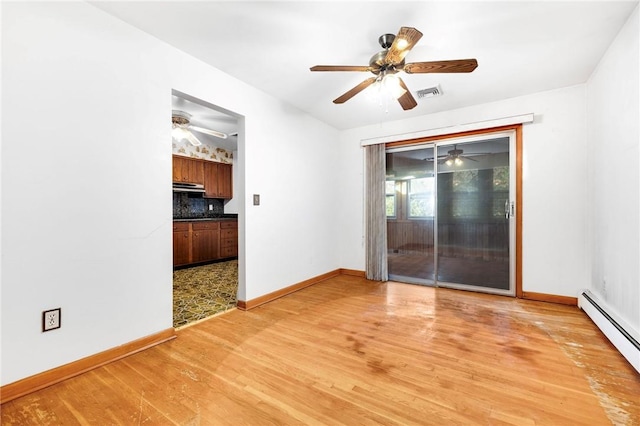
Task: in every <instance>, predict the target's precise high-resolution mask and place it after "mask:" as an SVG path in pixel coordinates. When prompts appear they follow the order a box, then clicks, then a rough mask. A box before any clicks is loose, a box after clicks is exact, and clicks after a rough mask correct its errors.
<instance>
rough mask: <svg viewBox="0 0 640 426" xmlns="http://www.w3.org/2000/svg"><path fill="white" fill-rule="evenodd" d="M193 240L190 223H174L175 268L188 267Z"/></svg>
mask: <svg viewBox="0 0 640 426" xmlns="http://www.w3.org/2000/svg"><path fill="white" fill-rule="evenodd" d="M190 252H191V238H190V236H189V223H187V222H174V223H173V266H182V265H187V264H188V263H189V262H190Z"/></svg>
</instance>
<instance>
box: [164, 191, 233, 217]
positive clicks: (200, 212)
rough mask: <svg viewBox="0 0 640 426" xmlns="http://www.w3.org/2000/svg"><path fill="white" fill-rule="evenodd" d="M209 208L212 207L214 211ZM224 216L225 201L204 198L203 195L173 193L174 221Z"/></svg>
mask: <svg viewBox="0 0 640 426" xmlns="http://www.w3.org/2000/svg"><path fill="white" fill-rule="evenodd" d="M209 206H211V208H212V210H209ZM223 214H224V202H223V200H219V199H217V198H202V195H195V194H190V193H188V192H174V193H173V217H174V219H193V218H200V217H211V218H217V217H221V216H222V215H223Z"/></svg>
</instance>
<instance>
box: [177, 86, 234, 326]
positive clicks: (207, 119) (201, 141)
mask: <svg viewBox="0 0 640 426" xmlns="http://www.w3.org/2000/svg"><path fill="white" fill-rule="evenodd" d="M171 108H172V165H173V166H172V167H173V177H172V180H173V191H172V194H173V270H174V271H173V326H174V328H181V327H185V326H188V325H192V324H194V323H197V322H199V321H201V320H204V319H207V318H211V317H212V316H216V315H219V314H221V313H224V312H227V311H229V310H231V309H234V308H235V306H236V304H237V297H238V292H239V291H240V289H241V286H243V283H242V282H241V279H240V275H242V274H241V273H240V268H241V265H242V262H240V261H239V257H238V255H239V252H240V250H239V246H240V244H241V243H242V239H241V238H240V235H239V230H240V229H241V226H239V225H240V223H242V222H243V220H242V216H243V214H242V209H243V203H242V202H241V200H242V199H243V196H242V194H243V193H244V190H243V184H242V182H244V179H243V178H242V173H241V171H240V170H239V169H241V166H240V164H241V163H240V161H239V152H240V151H241V149H240V146H239V143H238V142H239V139H241V134H242V133H243V125H244V120H243V118H242V117H241V116H238V115H237V114H234V113H232V112H230V111H227V110H225V109H223V108H220V107H217V106H215V105H212V104H210V103H208V102H205V101H203V100H201V99H198V98H195V97H193V96H190V95H187V94H185V93H181V92H179V91H176V90H172V102H171Z"/></svg>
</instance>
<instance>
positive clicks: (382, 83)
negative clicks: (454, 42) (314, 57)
mask: <svg viewBox="0 0 640 426" xmlns="http://www.w3.org/2000/svg"><path fill="white" fill-rule="evenodd" d="M421 37H422V33H421V32H420V31H418V30H416V29H415V28H411V27H402V28H400V31H398V35H393V34H383V35H382V36H380V38H379V39H378V43H380V45H381V46H382V48H383V50H381V51H380V52H378V53H376V54H375V55H373V56H372V57H371V59H370V60H369V65H368V66H366V65H365V66H350V65H316V66H314V67H311V71H369V72H371V73H373V74H375V77H369V78H368V79H366V80H364V81H363V82H362V83H360V84H358V85H357V86H356V87H354V88H353V89H351V90H349V91H347V92H346V93H345V94H343V95H342V96H340V97H338V98H336V99H334V101H333V103H334V104H341V103H344V102H346V101H348V100H349V99H351V98H352V97H354V96H355V95H357V94H358V93H360V92H361V91H363V90H364V89H366V88H367V87H369V86H371V85H376V86H378V87H380V88H384V89H386V90H388V91H389V92H390V93H391V94H392V96H393V97H394V98H396V99H397V100H398V102H399V103H400V106H402V109H404V110H409V109H412V108H414V107H415V106H416V105H418V103H417V102H416V100H415V99H414V97H413V96H412V95H411V93H410V92H409V90H408V89H407V86H406V85H405V84H404V82H403V81H402V79H401V78H400V77H398V76H396V75H395V74H396V73H398V72H400V71H404V72H406V73H408V74H418V73H420V74H424V73H466V72H472V71H473V70H474V69H476V67H477V66H478V61H476V60H475V59H458V60H452V61H432V62H412V63H409V64H405V62H404V57H405V56H406V55H407V53H409V51H410V50H411V49H412V48H413V46H414V45H415V44H416V43H417V42H418V40H420V38H421Z"/></svg>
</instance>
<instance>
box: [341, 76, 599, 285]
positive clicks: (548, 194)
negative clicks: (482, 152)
mask: <svg viewBox="0 0 640 426" xmlns="http://www.w3.org/2000/svg"><path fill="white" fill-rule="evenodd" d="M427 102H428V100H427ZM527 113H534V114H535V116H534V122H533V123H531V124H525V125H524V127H523V145H524V149H523V151H524V152H523V163H524V164H523V169H524V170H523V242H522V244H523V290H524V291H530V292H539V293H547V294H555V295H563V296H571V297H577V295H578V291H579V289H580V288H582V287H584V285H585V282H586V281H587V263H586V262H587V249H586V237H585V233H586V210H587V204H586V203H587V195H586V189H587V188H586V177H587V174H586V166H585V164H586V153H585V149H586V129H585V128H586V123H585V86H584V85H578V86H573V87H568V88H564V89H559V90H553V91H549V92H543V93H537V94H534V95H529V96H523V97H518V98H513V99H507V100H504V101H499V102H494V103H489V104H484V105H477V106H473V107H469V108H464V109H458V110H452V111H446V112H442V113H438V114H431V115H426V116H423V117H417V118H412V119H407V120H401V121H396V122H390V123H381V124H380V125H376V126H368V127H362V128H357V129H351V130H346V131H343V132H341V145H340V154H341V155H340V157H342V158H343V160H344V163H343V166H342V167H341V170H342V173H343V174H342V181H343V182H346V184H344V185H343V188H345V192H344V193H343V194H342V198H341V212H340V213H341V214H340V216H341V218H342V224H341V226H340V230H341V233H340V234H341V236H342V237H341V239H340V248H341V252H340V255H341V265H342V267H344V268H349V269H360V270H362V269H364V265H365V260H364V255H365V253H364V244H363V240H364V239H363V232H364V231H363V219H362V217H363V215H362V196H363V190H362V188H363V183H362V170H363V150H362V148H360V141H361V140H362V139H369V138H374V137H383V136H387V135H399V136H398V140H401V139H403V138H402V136H400V135H402V134H407V133H412V132H420V131H423V130H428V129H435V128H441V127H447V126H454V125H459V124H465V123H473V122H478V121H484V120H491V119H496V118H501V117H509V116H513V115H520V114H527Z"/></svg>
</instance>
